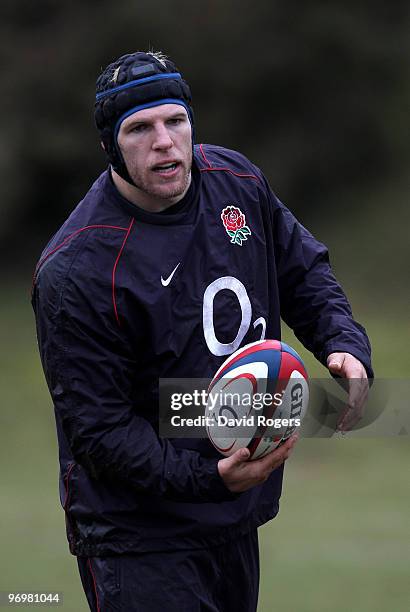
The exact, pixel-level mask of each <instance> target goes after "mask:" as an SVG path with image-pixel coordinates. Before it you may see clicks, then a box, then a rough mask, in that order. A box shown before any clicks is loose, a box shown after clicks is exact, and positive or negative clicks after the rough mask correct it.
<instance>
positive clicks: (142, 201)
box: [111, 168, 192, 213]
mask: <svg viewBox="0 0 410 612" xmlns="http://www.w3.org/2000/svg"><path fill="white" fill-rule="evenodd" d="M111 176H112V180H113V182H114V185H115V186H116V188H117V189H118V191H119V192H120V194H121V195H122V196H123V197H124V198H125V199H126V200H128V201H129V202H131V203H132V204H135V205H136V206H138V207H139V208H142V209H143V210H146V211H148V212H154V213H157V212H162V211H163V210H166V209H167V208H169V207H170V206H173V205H174V204H176V203H177V202H179V201H180V200H182V198H183V197H184V195H185V194H186V192H187V191H188V189H189V186H190V184H191V178H192V177H191V173H190V174H189V180H188V183H187V186H186V188H185V190H184V191H183V193H181V194H179V195H177V196H174V197H172V198H160V197H158V196H156V195H153V194H150V193H147V192H146V191H143V190H142V189H139V188H138V187H136V186H135V185H131V183H128V181H126V180H125V179H123V178H122V176H120V175H119V174H118V173H117V172H115V170H113V168H111Z"/></svg>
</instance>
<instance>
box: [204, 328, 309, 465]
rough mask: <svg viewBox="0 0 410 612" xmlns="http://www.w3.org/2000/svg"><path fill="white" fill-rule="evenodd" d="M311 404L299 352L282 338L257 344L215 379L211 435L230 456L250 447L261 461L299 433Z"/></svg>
mask: <svg viewBox="0 0 410 612" xmlns="http://www.w3.org/2000/svg"><path fill="white" fill-rule="evenodd" d="M308 402H309V386H308V375H307V372H306V369H305V366H304V365H303V361H302V359H301V358H300V356H299V355H298V354H297V352H296V351H295V350H294V349H293V348H291V347H290V346H288V345H287V344H285V343H284V342H280V341H279V340H260V341H258V342H253V343H251V344H247V345H246V346H244V347H242V348H241V349H239V350H238V351H236V352H235V353H233V354H232V355H230V356H229V357H228V359H226V360H225V361H224V363H223V364H222V365H221V367H220V368H219V369H218V371H217V372H216V374H215V376H214V377H213V379H212V381H211V383H210V385H209V387H208V400H207V406H206V416H207V423H208V424H207V427H206V430H207V434H208V437H209V439H210V441H211V442H212V444H213V445H214V446H215V448H216V449H217V450H218V451H219V452H220V453H221V454H222V455H224V456H226V457H227V456H230V455H232V454H233V453H235V452H236V451H237V450H238V449H240V448H243V447H247V448H249V450H250V459H259V458H260V457H263V456H264V455H266V454H267V453H270V452H271V451H272V450H274V449H275V448H276V447H277V446H279V444H280V443H281V442H282V441H284V440H286V439H287V438H288V437H289V436H291V435H292V433H294V432H295V431H297V430H298V428H299V427H300V424H301V422H302V419H303V417H304V415H305V414H306V410H307V407H308Z"/></svg>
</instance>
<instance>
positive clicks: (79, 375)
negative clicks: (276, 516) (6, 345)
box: [33, 273, 238, 502]
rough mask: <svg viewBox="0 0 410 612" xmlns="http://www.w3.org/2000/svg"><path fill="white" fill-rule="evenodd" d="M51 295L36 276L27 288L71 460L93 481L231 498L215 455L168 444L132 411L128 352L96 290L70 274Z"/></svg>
mask: <svg viewBox="0 0 410 612" xmlns="http://www.w3.org/2000/svg"><path fill="white" fill-rule="evenodd" d="M53 292H54V295H53ZM57 293H58V294H56V290H55V288H54V287H53V282H52V281H50V280H47V274H46V273H45V274H44V275H43V276H42V274H40V276H39V278H38V280H37V285H36V287H35V289H34V293H33V308H34V310H35V313H36V322H37V335H38V342H39V348H40V354H41V359H42V364H43V368H44V372H45V375H46V379H47V383H48V386H49V389H50V393H51V396H52V398H53V401H54V406H55V413H56V418H57V419H58V420H59V421H60V423H61V426H62V430H63V432H64V435H65V437H66V439H67V441H68V444H69V447H70V450H71V452H72V455H73V457H74V459H75V460H76V461H77V462H78V463H79V464H80V465H82V466H83V467H84V469H86V471H87V472H88V473H89V474H90V475H92V476H93V477H94V478H97V479H99V478H108V479H115V480H117V481H118V480H121V481H123V482H124V483H126V484H128V485H129V486H130V487H134V488H135V489H137V490H140V491H144V492H147V493H149V494H153V495H158V496H164V497H166V498H168V499H171V500H174V501H182V502H220V501H227V500H232V499H236V498H237V497H238V495H237V494H233V493H231V492H230V491H229V490H228V488H227V487H226V486H225V484H224V482H223V480H222V478H221V477H220V476H219V473H218V469H217V463H218V459H216V458H204V457H201V455H200V454H199V453H197V452H196V451H192V450H188V449H176V448H175V447H174V446H173V445H172V444H171V443H170V441H168V440H166V439H161V438H159V437H158V436H157V434H156V432H155V430H154V429H153V427H152V426H151V424H150V423H149V422H148V420H146V419H144V418H143V417H141V416H138V412H137V411H136V410H135V404H134V402H133V400H132V397H133V384H134V376H133V373H135V360H134V355H133V352H132V350H131V348H130V347H129V346H128V345H127V344H126V341H125V339H124V336H125V334H123V333H122V332H121V330H120V329H119V328H117V326H116V324H115V321H114V320H113V319H114V317H113V316H112V312H111V313H110V314H108V308H107V309H105V308H104V305H103V304H101V300H100V299H99V294H98V292H97V291H96V290H95V289H90V288H89V287H87V282H86V281H82V282H81V283H80V282H78V279H75V280H74V279H73V278H72V279H71V280H68V281H65V283H64V288H63V290H59V291H58V292H57ZM100 295H101V292H100ZM107 301H108V300H107ZM111 306H112V304H111Z"/></svg>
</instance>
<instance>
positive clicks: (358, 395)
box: [337, 378, 369, 430]
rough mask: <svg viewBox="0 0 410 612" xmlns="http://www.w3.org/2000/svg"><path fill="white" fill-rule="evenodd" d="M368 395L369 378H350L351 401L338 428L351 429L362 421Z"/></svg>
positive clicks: (340, 419)
mask: <svg viewBox="0 0 410 612" xmlns="http://www.w3.org/2000/svg"><path fill="white" fill-rule="evenodd" d="M368 395H369V383H368V380H367V378H360V379H358V378H354V379H349V403H348V405H347V406H346V409H345V410H344V412H343V414H342V415H341V416H340V418H339V420H338V423H337V429H339V430H345V429H351V428H352V427H353V426H354V425H355V424H356V423H358V422H359V421H360V419H361V418H362V417H363V414H364V407H365V404H366V400H367V398H368Z"/></svg>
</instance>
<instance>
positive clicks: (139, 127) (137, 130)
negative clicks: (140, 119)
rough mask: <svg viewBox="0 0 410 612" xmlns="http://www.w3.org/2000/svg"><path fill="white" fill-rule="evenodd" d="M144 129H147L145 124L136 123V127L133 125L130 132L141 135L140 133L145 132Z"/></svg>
mask: <svg viewBox="0 0 410 612" xmlns="http://www.w3.org/2000/svg"><path fill="white" fill-rule="evenodd" d="M146 129H147V125H146V124H145V123H138V124H137V125H134V127H133V128H131V132H135V133H136V134H141V133H142V132H145V130H146Z"/></svg>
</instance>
